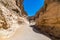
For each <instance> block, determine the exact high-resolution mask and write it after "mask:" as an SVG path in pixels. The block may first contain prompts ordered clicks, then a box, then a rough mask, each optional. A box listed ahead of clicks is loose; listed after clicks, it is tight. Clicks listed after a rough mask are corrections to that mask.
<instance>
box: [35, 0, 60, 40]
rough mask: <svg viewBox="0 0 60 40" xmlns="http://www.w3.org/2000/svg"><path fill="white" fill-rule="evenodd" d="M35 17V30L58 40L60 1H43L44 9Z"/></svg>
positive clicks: (59, 35) (59, 32)
mask: <svg viewBox="0 0 60 40" xmlns="http://www.w3.org/2000/svg"><path fill="white" fill-rule="evenodd" d="M36 15H37V16H36V17H37V19H36V28H38V29H39V31H41V32H43V33H47V35H50V36H51V37H52V36H53V37H55V38H57V40H58V39H59V38H60V0H45V5H44V7H42V9H41V10H40V11H38V12H37V14H36Z"/></svg>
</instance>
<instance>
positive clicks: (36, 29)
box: [30, 25, 60, 40]
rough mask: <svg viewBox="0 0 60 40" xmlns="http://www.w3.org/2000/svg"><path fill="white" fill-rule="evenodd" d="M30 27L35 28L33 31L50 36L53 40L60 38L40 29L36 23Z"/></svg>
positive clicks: (59, 39)
mask: <svg viewBox="0 0 60 40" xmlns="http://www.w3.org/2000/svg"><path fill="white" fill-rule="evenodd" d="M30 27H32V28H33V31H34V32H36V33H39V34H43V35H45V36H47V37H49V38H50V39H51V40H60V38H56V37H54V36H52V35H50V34H47V33H43V32H42V31H40V29H38V28H36V26H35V25H31V26H30Z"/></svg>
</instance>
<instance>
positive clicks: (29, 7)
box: [23, 0, 44, 16]
mask: <svg viewBox="0 0 60 40" xmlns="http://www.w3.org/2000/svg"><path fill="white" fill-rule="evenodd" d="M23 5H24V10H25V11H26V12H27V13H28V16H34V15H35V14H36V12H37V11H38V10H39V9H41V7H42V6H43V5H44V0H24V2H23Z"/></svg>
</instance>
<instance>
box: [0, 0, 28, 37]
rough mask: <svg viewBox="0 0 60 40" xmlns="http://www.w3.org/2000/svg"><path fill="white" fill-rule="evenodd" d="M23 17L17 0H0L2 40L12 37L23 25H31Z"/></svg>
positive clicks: (0, 32)
mask: <svg viewBox="0 0 60 40" xmlns="http://www.w3.org/2000/svg"><path fill="white" fill-rule="evenodd" d="M16 10H18V12H17V11H16ZM18 14H20V15H18ZM21 15H22V13H21V10H20V8H19V7H18V6H17V5H16V0H0V38H1V37H10V36H12V35H13V34H14V33H15V31H16V29H17V28H19V27H21V24H23V23H26V24H29V22H28V21H27V19H26V18H24V17H22V16H21Z"/></svg>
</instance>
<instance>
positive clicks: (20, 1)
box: [16, 0, 28, 17]
mask: <svg viewBox="0 0 60 40" xmlns="http://www.w3.org/2000/svg"><path fill="white" fill-rule="evenodd" d="M23 1H24V0H16V4H17V6H18V7H19V8H20V9H21V13H22V16H24V17H27V16H28V15H27V13H26V11H24V7H23Z"/></svg>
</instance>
